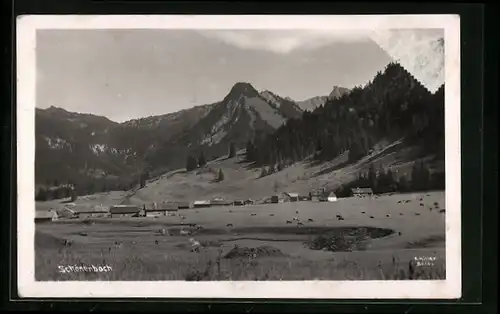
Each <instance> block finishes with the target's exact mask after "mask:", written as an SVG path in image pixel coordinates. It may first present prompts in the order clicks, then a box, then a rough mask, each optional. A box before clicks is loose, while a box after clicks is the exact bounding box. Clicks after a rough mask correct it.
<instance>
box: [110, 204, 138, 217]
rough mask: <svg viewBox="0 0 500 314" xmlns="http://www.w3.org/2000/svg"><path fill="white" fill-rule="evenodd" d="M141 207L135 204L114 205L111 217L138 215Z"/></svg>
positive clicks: (111, 209)
mask: <svg viewBox="0 0 500 314" xmlns="http://www.w3.org/2000/svg"><path fill="white" fill-rule="evenodd" d="M140 211H141V210H140V208H139V207H137V206H135V205H113V206H111V208H110V209H109V212H110V214H111V218H115V217H133V216H138V215H139V212H140Z"/></svg>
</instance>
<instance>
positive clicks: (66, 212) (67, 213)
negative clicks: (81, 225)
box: [57, 207, 78, 218]
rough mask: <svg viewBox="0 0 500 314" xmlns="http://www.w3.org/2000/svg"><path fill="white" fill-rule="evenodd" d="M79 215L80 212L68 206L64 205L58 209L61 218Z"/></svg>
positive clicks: (58, 215)
mask: <svg viewBox="0 0 500 314" xmlns="http://www.w3.org/2000/svg"><path fill="white" fill-rule="evenodd" d="M77 216H78V214H77V213H76V212H75V211H73V210H71V209H69V208H68V207H64V208H61V209H59V210H57V217H59V218H75V217H77Z"/></svg>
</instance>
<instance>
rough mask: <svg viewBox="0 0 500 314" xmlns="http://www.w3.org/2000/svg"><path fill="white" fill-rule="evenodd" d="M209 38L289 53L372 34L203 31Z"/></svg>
mask: <svg viewBox="0 0 500 314" xmlns="http://www.w3.org/2000/svg"><path fill="white" fill-rule="evenodd" d="M199 33H200V34H202V35H203V36H205V37H208V38H212V39H217V40H219V41H222V42H224V43H226V44H229V45H233V46H235V47H238V48H240V49H252V50H266V51H271V52H274V53H278V54H287V53H290V52H292V51H294V50H297V49H317V48H321V47H323V46H327V45H330V44H332V43H334V42H339V41H340V42H350V41H363V40H364V41H366V40H369V33H367V32H357V31H348V32H346V31H345V30H344V31H336V30H203V31H199Z"/></svg>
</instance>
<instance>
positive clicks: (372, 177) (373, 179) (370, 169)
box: [368, 163, 377, 190]
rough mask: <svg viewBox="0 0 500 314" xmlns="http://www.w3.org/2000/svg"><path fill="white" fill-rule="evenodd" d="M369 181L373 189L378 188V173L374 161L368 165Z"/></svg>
mask: <svg viewBox="0 0 500 314" xmlns="http://www.w3.org/2000/svg"><path fill="white" fill-rule="evenodd" d="M368 182H369V186H370V187H371V188H372V189H373V190H375V189H376V188H377V173H376V172H375V166H374V165H373V164H372V163H371V164H370V166H369V167H368Z"/></svg>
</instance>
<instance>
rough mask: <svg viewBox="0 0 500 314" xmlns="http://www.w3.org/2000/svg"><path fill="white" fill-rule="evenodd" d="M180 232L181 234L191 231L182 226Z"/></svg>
mask: <svg viewBox="0 0 500 314" xmlns="http://www.w3.org/2000/svg"><path fill="white" fill-rule="evenodd" d="M179 234H180V235H190V234H191V232H189V230H184V227H183V226H182V227H181V230H180V231H179Z"/></svg>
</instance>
